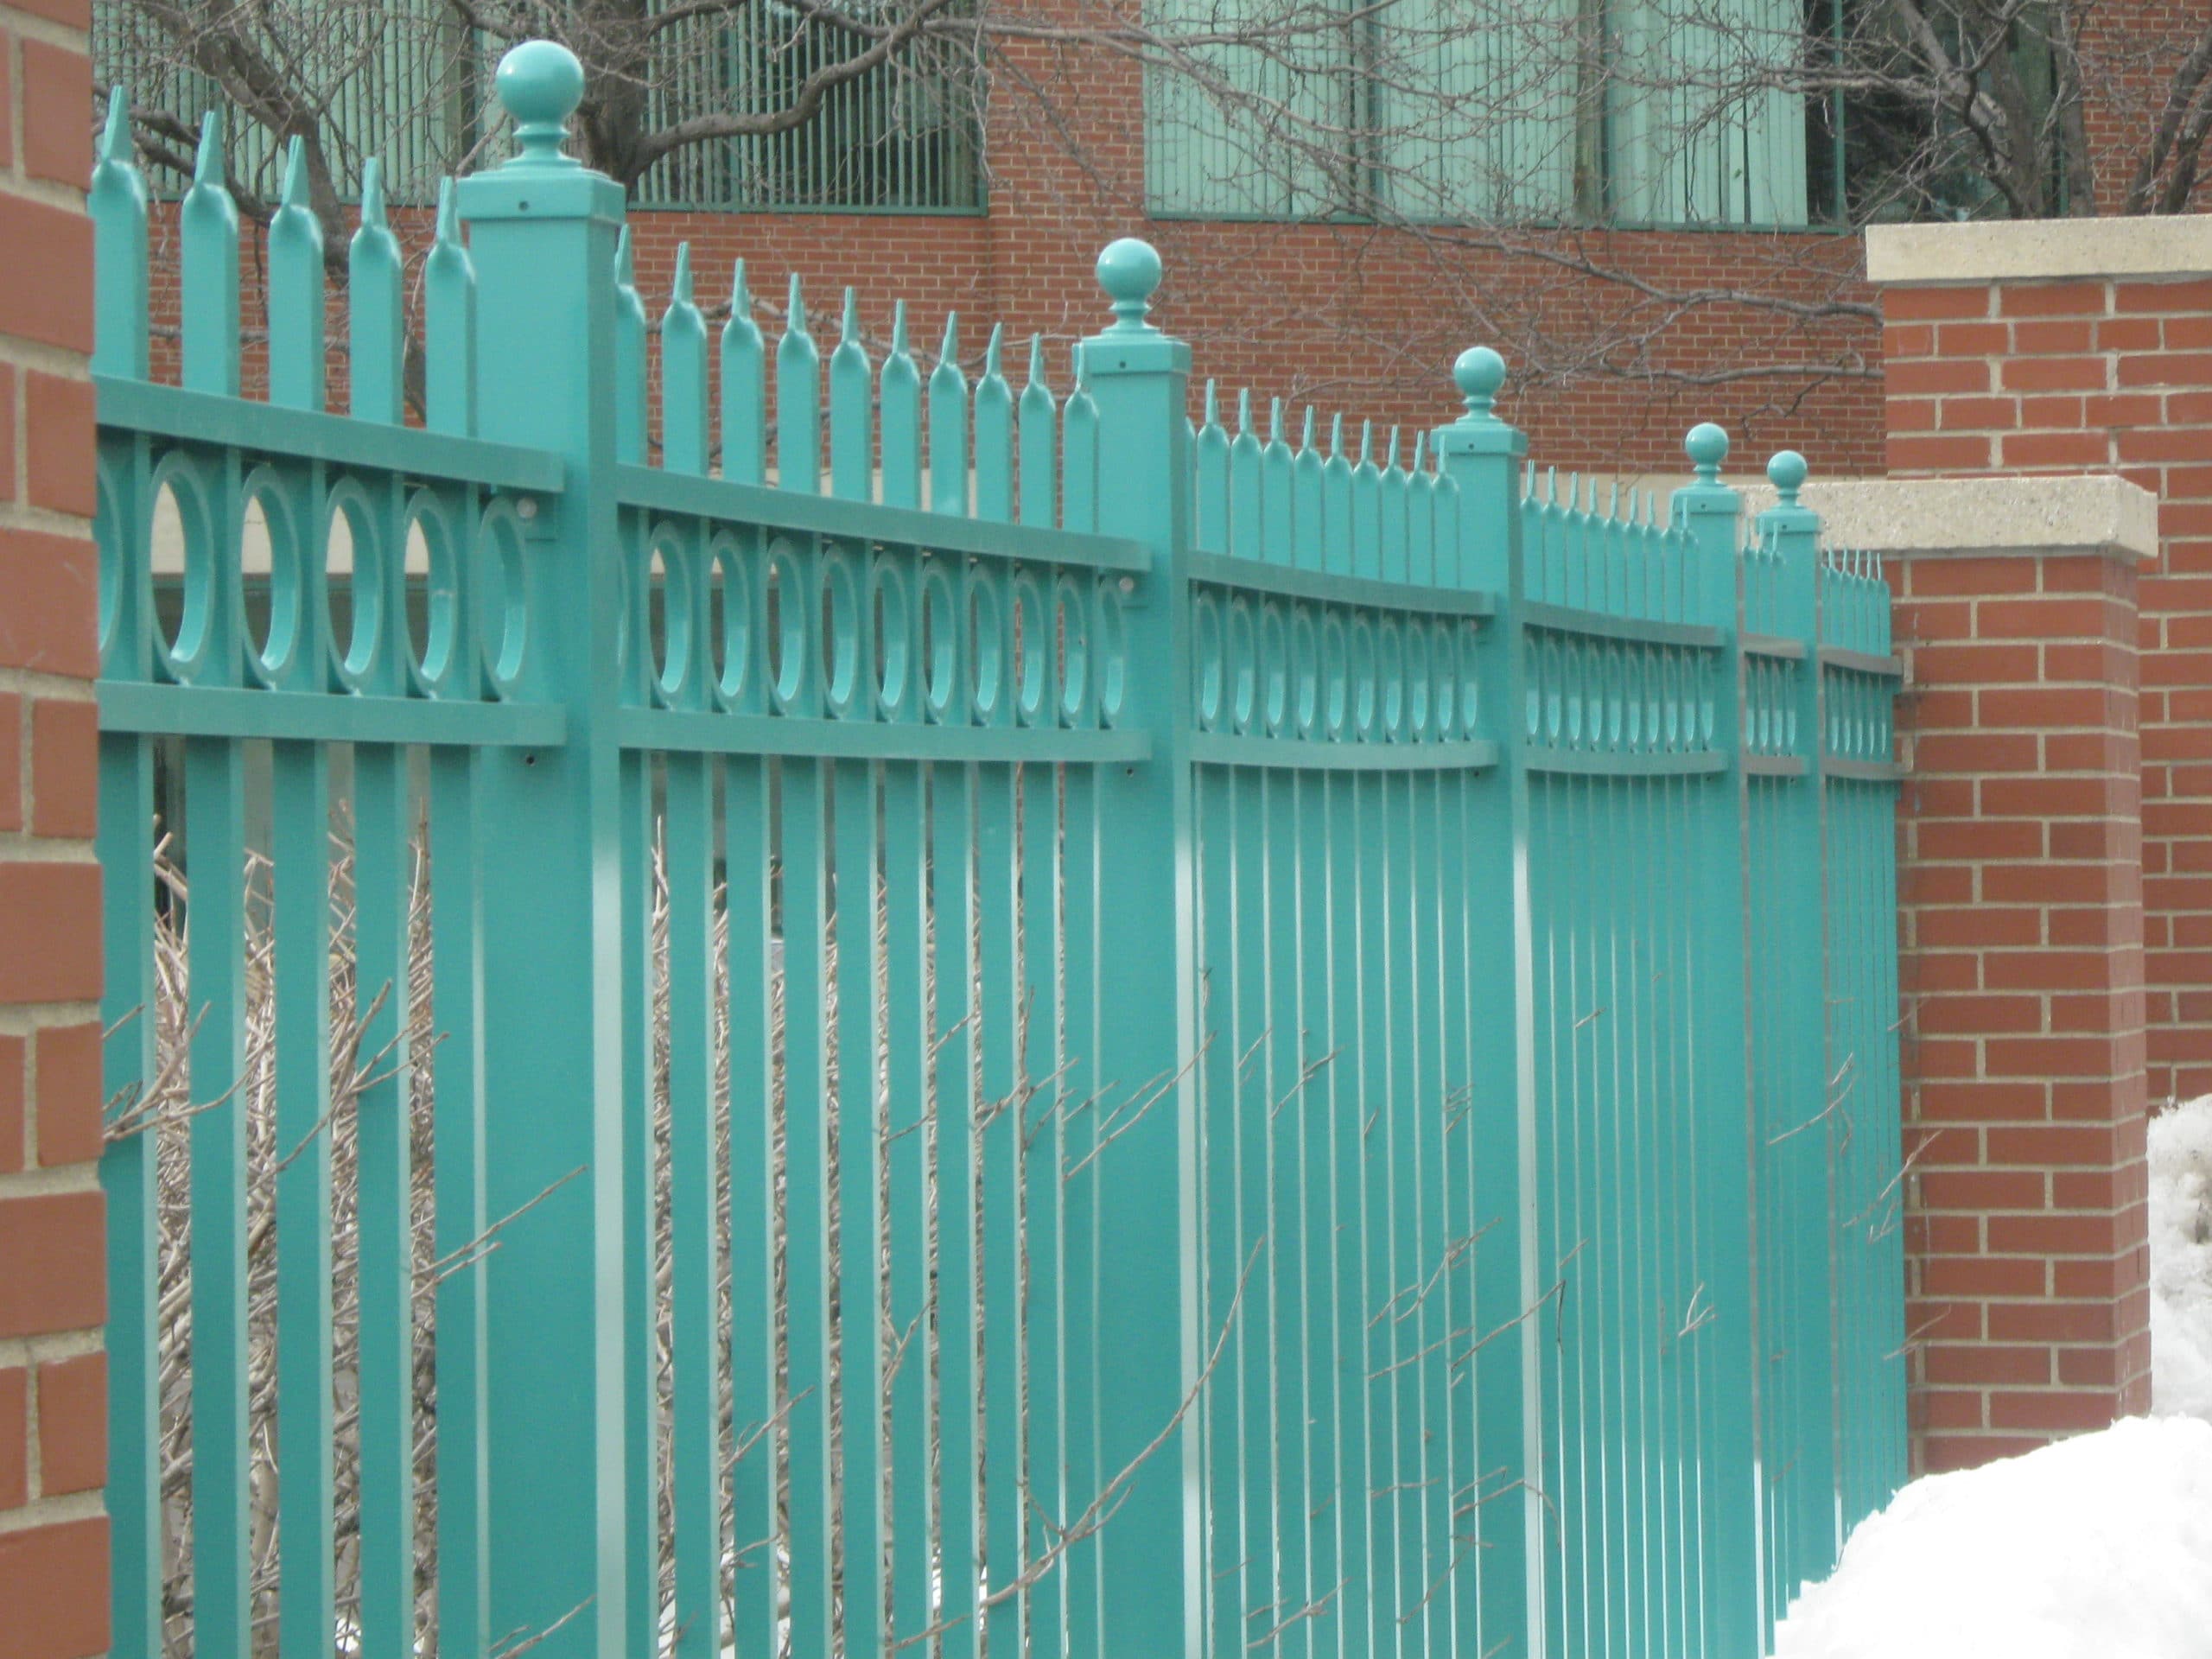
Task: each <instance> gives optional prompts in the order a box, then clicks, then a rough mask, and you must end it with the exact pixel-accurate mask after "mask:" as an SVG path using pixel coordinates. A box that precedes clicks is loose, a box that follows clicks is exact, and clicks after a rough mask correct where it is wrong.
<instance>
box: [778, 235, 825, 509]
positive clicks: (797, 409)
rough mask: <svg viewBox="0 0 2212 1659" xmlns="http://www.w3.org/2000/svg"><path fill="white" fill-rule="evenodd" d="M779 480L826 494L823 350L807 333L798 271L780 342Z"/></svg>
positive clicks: (791, 486) (789, 486)
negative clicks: (823, 491)
mask: <svg viewBox="0 0 2212 1659" xmlns="http://www.w3.org/2000/svg"><path fill="white" fill-rule="evenodd" d="M776 481H777V483H779V485H781V486H783V487H784V488H785V489H787V490H797V491H798V492H800V493H802V494H804V495H819V494H820V493H822V353H821V352H820V351H819V350H818V349H817V347H816V346H815V344H814V336H813V335H811V334H808V333H807V332H806V297H805V296H804V294H803V293H802V292H801V291H800V289H799V281H798V272H797V271H793V272H792V273H791V290H790V296H789V298H788V299H787V300H786V302H785V307H784V337H783V338H782V339H781V340H778V341H777V342H776Z"/></svg>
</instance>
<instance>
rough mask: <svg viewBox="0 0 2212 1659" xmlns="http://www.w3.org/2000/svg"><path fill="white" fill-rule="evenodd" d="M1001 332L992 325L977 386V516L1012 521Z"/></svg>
mask: <svg viewBox="0 0 2212 1659" xmlns="http://www.w3.org/2000/svg"><path fill="white" fill-rule="evenodd" d="M1003 334H1004V330H1003V329H1002V328H1001V326H1000V325H998V324H995V323H994V324H993V325H992V327H991V339H990V343H989V345H988V346H987V347H986V348H985V349H984V352H983V377H982V379H980V380H978V381H977V382H976V517H977V518H987V519H989V520H990V521H991V522H992V523H994V524H1012V523H1013V522H1014V389H1013V388H1012V387H1011V386H1009V385H1007V381H1006V372H1005V371H1004V369H1003V368H1002V367H1001V364H1000V360H999V355H1000V351H1001V341H1002V339H1003Z"/></svg>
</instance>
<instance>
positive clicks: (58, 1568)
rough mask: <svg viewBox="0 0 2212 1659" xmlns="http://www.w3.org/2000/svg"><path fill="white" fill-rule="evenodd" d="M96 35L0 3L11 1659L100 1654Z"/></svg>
mask: <svg viewBox="0 0 2212 1659" xmlns="http://www.w3.org/2000/svg"><path fill="white" fill-rule="evenodd" d="M87 22H88V9H87V6H86V0H15V3H12V4H9V3H0V247H3V248H5V249H6V250H7V257H6V258H5V260H4V262H0V1659H66V1656H74V1655H79V1654H96V1653H100V1652H103V1651H104V1650H105V1649H106V1647H107V1644H108V1592H107V1521H106V1518H105V1514H104V1512H103V1509H102V1504H101V1497H100V1488H101V1485H102V1484H103V1483H104V1481H105V1478H106V1445H107V1441H106V1425H107V1408H106V1401H105V1364H104V1361H103V1358H102V1355H101V1349H100V1325H101V1323H102V1321H103V1319H105V1314H106V1309H105V1280H106V1273H105V1237H104V1230H103V1225H102V1215H103V1208H102V1204H101V1198H100V1190H99V1179H98V1174H97V1166H96V1160H98V1158H99V1149H100V1060H99V1042H100V1032H99V1007H98V1001H97V999H98V998H99V987H100V943H99V866H98V864H96V863H95V862H94V861H93V856H92V804H93V780H94V768H95V765H96V732H95V720H94V714H93V704H92V685H91V681H92V675H93V673H94V671H95V670H96V668H97V666H98V664H97V661H96V658H95V654H94V645H93V635H94V626H95V607H96V604H97V598H96V595H97V593H98V588H99V582H98V577H97V575H96V571H95V564H94V559H93V554H92V539H91V535H90V520H91V517H92V507H93V472H92V386H91V384H90V382H89V381H88V380H87V378H86V368H85V359H86V352H87V351H88V350H89V349H90V347H91V345H92V304H91V297H90V296H91V290H92V238H91V234H90V230H89V227H88V226H87V224H86V219H85V216H84V208H83V202H84V188H83V187H84V181H85V178H86V173H87V171H88V170H89V168H90V167H91V155H90V146H89V143H88V142H87V118H88V111H89V110H90V108H91V73H90V70H89V68H88V67H87V65H86V50H85V48H86V33H85V32H86V26H87Z"/></svg>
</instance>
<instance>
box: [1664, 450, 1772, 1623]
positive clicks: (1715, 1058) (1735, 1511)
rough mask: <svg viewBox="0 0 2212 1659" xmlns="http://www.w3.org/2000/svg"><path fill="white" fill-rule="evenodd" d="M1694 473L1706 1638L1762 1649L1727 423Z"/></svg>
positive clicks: (1737, 609)
mask: <svg viewBox="0 0 2212 1659" xmlns="http://www.w3.org/2000/svg"><path fill="white" fill-rule="evenodd" d="M1684 448H1686V450H1687V451H1688V454H1689V458H1690V461H1691V462H1692V464H1693V465H1694V467H1696V469H1697V481H1696V482H1694V483H1693V484H1690V485H1688V486H1685V487H1683V488H1681V489H1678V490H1676V491H1675V493H1674V494H1673V496H1672V498H1671V506H1672V511H1673V514H1674V520H1675V524H1676V525H1677V526H1678V527H1679V528H1681V529H1682V530H1683V531H1686V532H1687V533H1688V535H1689V537H1690V538H1691V540H1692V541H1693V543H1694V545H1695V549H1696V553H1695V557H1696V560H1697V564H1696V568H1695V569H1694V570H1693V571H1692V572H1691V573H1690V587H1689V594H1690V609H1691V613H1692V614H1693V615H1694V616H1695V617H1696V619H1697V620H1698V621H1700V623H1702V624H1703V625H1704V626H1707V627H1710V628H1713V629H1715V630H1717V631H1718V632H1719V635H1720V639H1719V649H1718V651H1717V652H1715V653H1714V654H1713V658H1712V659H1711V660H1710V661H1709V663H1708V665H1707V674H1708V676H1709V678H1708V679H1707V683H1706V684H1705V686H1704V688H1703V692H1704V695H1703V696H1702V697H1701V698H1700V699H1699V700H1698V702H1699V705H1700V707H1699V709H1698V715H1699V724H1700V728H1701V731H1700V740H1701V741H1703V742H1705V743H1707V744H1709V745H1710V746H1711V748H1712V750H1713V753H1716V754H1717V755H1719V757H1721V759H1722V760H1723V762H1724V763H1725V764H1724V765H1723V766H1721V768H1720V769H1719V771H1716V772H1712V773H1710V774H1708V775H1707V777H1706V778H1705V779H1704V780H1703V782H1702V785H1701V786H1700V788H1699V789H1698V790H1697V791H1696V792H1695V795H1694V804H1693V805H1692V806H1691V808H1690V818H1689V823H1688V829H1689V830H1690V832H1691V834H1690V841H1689V846H1690V848H1691V849H1692V852H1691V857H1692V859H1693V863H1694V868H1693V872H1692V875H1691V880H1692V881H1693V883H1694V894H1695V904H1696V914H1697V923H1696V926H1695V929H1694V934H1693V938H1692V944H1691V956H1690V975H1691V979H1690V987H1689V998H1690V1011H1691V1017H1692V1020H1693V1021H1694V1028H1693V1030H1692V1032H1691V1041H1690V1050H1691V1055H1692V1068H1693V1069H1692V1071H1691V1076H1690V1099H1689V1103H1688V1104H1689V1109H1691V1111H1693V1112H1694V1114H1695V1117H1696V1122H1695V1125H1694V1129H1693V1144H1694V1147H1695V1153H1694V1182H1695V1187H1694V1192H1692V1193H1688V1194H1685V1195H1684V1197H1685V1198H1687V1199H1688V1201H1689V1202H1690V1203H1691V1204H1692V1205H1694V1216H1695V1224H1696V1253H1697V1256H1698V1259H1699V1261H1700V1263H1701V1264H1702V1266H1701V1269H1700V1274H1699V1277H1700V1288H1701V1289H1702V1291H1703V1294H1704V1302H1703V1306H1702V1307H1701V1308H1700V1309H1698V1310H1697V1312H1696V1313H1694V1314H1693V1315H1691V1316H1690V1317H1688V1318H1686V1319H1685V1321H1684V1329H1683V1332H1682V1333H1681V1339H1682V1340H1684V1341H1686V1342H1690V1343H1693V1344H1701V1345H1702V1346H1703V1348H1704V1352H1703V1353H1702V1354H1700V1355H1697V1356H1696V1357H1695V1359H1694V1363H1695V1364H1696V1365H1697V1367H1698V1369H1699V1370H1700V1374H1701V1376H1702V1388H1701V1395H1702V1404H1703V1408H1704V1410H1703V1421H1702V1422H1701V1423H1700V1425H1699V1455H1698V1458H1697V1463H1698V1465H1699V1467H1698V1469H1697V1470H1696V1471H1694V1473H1695V1477H1696V1478H1697V1479H1698V1481H1699V1483H1700V1485H1701V1486H1702V1489H1703V1491H1702V1493H1701V1501H1700V1506H1699V1507H1700V1513H1701V1517H1702V1520H1703V1523H1704V1541H1703V1553H1704V1558H1705V1569H1706V1570H1705V1574H1704V1586H1705V1618H1704V1624H1703V1629H1704V1633H1705V1647H1704V1649H1703V1650H1704V1651H1705V1652H1706V1653H1707V1654H1709V1655H1712V1656H1713V1659H1723V1656H1728V1655H1742V1656H1745V1659H1751V1656H1752V1655H1755V1654H1756V1653H1758V1652H1760V1651H1763V1649H1761V1648H1760V1647H1759V1645H1758V1635H1759V1631H1760V1630H1761V1629H1762V1628H1763V1627H1764V1605H1763V1602H1764V1598H1763V1596H1762V1594H1761V1588H1760V1586H1761V1584H1762V1581H1763V1580H1764V1563H1763V1550H1762V1548H1761V1536H1760V1523H1759V1512H1760V1502H1759V1491H1758V1479H1759V1474H1758V1469H1759V1452H1760V1445H1759V1421H1758V1413H1759V1409H1760V1397H1759V1378H1758V1363H1757V1360H1758V1282H1757V1268H1756V1264H1757V1262H1758V1246H1759V1241H1758V1225H1757V1209H1756V1203H1755V1196H1754V1190H1753V1170H1754V1161H1753V1157H1754V1154H1753V1147H1752V1142H1753V1136H1754V1132H1755V1126H1754V1124H1753V1122H1752V1117H1751V1044H1750V1029H1749V1020H1750V1012H1749V1002H1750V996H1751V987H1750V981H1749V978H1748V976H1747V975H1746V973H1745V965H1746V963H1747V960H1748V952H1749V944H1750V940H1749V933H1748V931H1747V927H1746V913H1747V905H1748V902H1749V895H1748V887H1749V885H1750V875H1749V869H1750V865H1749V847H1748V840H1749V837H1748V827H1749V818H1748V814H1747V804H1746V800H1745V774H1744V743H1743V687H1744V650H1743V643H1744V642H1743V574H1744V563H1743V556H1742V553H1741V550H1740V519H1741V515H1742V509H1743V498H1742V497H1741V496H1740V495H1738V493H1737V492H1736V491H1734V490H1732V489H1731V488H1729V487H1728V486H1726V485H1724V484H1722V483H1721V482H1720V481H1719V480H1720V463H1721V462H1722V461H1725V460H1726V458H1727V454H1728V435H1727V434H1726V432H1724V431H1722V430H1721V429H1719V427H1717V426H1714V425H1712V424H1711V423H1704V424H1701V425H1699V426H1697V427H1694V428H1693V429H1691V431H1690V434H1689V436H1688V440H1687V442H1685V444H1684Z"/></svg>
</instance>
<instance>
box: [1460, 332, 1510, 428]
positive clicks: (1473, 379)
mask: <svg viewBox="0 0 2212 1659" xmlns="http://www.w3.org/2000/svg"><path fill="white" fill-rule="evenodd" d="M1452 381H1453V382H1454V384H1456V385H1458V386H1459V395H1460V396H1461V397H1464V398H1465V399H1466V400H1467V413H1468V414H1470V415H1488V414H1489V413H1490V412H1491V405H1492V404H1495V403H1496V402H1497V389H1498V388H1499V387H1500V386H1502V385H1504V384H1505V359H1503V358H1502V357H1500V356H1499V355H1498V354H1497V353H1496V352H1493V351H1492V350H1491V348H1490V347H1489V346H1469V347H1467V349H1466V350H1465V351H1464V352H1462V353H1459V360H1458V361H1456V362H1455V363H1453V364H1452Z"/></svg>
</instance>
